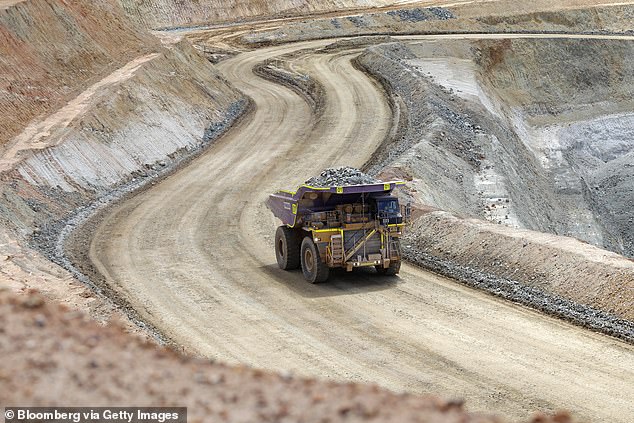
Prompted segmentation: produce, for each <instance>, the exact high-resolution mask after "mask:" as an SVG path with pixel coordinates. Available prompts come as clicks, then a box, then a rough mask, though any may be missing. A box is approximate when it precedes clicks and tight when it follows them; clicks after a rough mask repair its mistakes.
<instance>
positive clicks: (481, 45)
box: [475, 40, 634, 257]
mask: <svg viewBox="0 0 634 423" xmlns="http://www.w3.org/2000/svg"><path fill="white" fill-rule="evenodd" d="M475 48H476V57H475V61H476V64H477V72H478V79H479V80H480V81H481V83H482V85H483V86H485V89H486V90H487V91H488V92H489V93H490V94H491V96H492V97H493V98H494V99H496V100H495V101H494V102H495V103H496V104H499V105H501V112H502V114H503V116H505V117H506V120H507V124H506V125H507V126H508V127H510V128H512V129H513V131H514V132H515V133H517V134H518V135H519V136H520V137H521V139H522V141H523V143H524V144H525V145H526V147H527V148H528V149H529V150H530V151H531V152H532V154H533V155H534V156H535V158H536V159H537V160H538V162H539V163H540V166H541V167H542V168H543V169H544V170H545V172H546V175H547V176H548V178H549V179H550V180H551V181H553V182H552V185H553V191H554V193H555V195H556V201H557V202H556V203H553V204H552V206H551V207H553V208H554V207H558V208H560V209H562V210H564V211H565V213H564V217H567V220H568V221H569V223H568V225H563V226H562V225H560V228H556V230H555V231H554V232H555V233H559V234H563V235H570V236H575V237H578V238H580V239H583V240H586V241H588V242H590V243H593V244H595V245H598V246H600V247H604V248H607V249H609V250H611V251H615V252H617V253H619V254H623V255H625V256H628V257H634V231H633V230H632V228H633V227H634V209H633V208H632V205H633V204H634V113H632V109H633V108H634V100H632V98H633V95H634V76H633V75H634V60H632V59H631V58H632V57H634V41H619V40H556V41H552V40H506V41H480V42H477V43H475ZM535 229H542V228H535Z"/></svg>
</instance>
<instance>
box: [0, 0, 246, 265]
mask: <svg viewBox="0 0 634 423" xmlns="http://www.w3.org/2000/svg"><path fill="white" fill-rule="evenodd" d="M80 3H82V2H79V1H77V2H64V3H60V2H57V1H50V2H43V1H33V2H31V1H29V2H25V3H19V4H18V5H16V6H15V7H12V8H9V9H7V10H4V11H2V16H3V18H4V19H3V21H2V34H4V37H6V38H7V39H13V40H22V41H20V42H21V43H23V44H28V45H29V48H28V49H27V50H25V52H26V54H27V56H26V58H24V59H17V58H19V57H20V56H21V54H20V53H19V52H18V51H17V47H16V50H13V51H12V52H10V53H11V54H10V56H11V57H12V59H11V60H25V61H27V60H28V61H30V63H29V65H30V66H29V67H24V68H21V69H22V70H23V72H22V73H21V74H15V75H14V78H15V81H14V83H15V84H19V85H20V86H27V85H28V84H29V83H30V84H33V85H34V86H38V87H39V88H38V91H39V89H43V88H44V87H46V86H47V85H46V84H47V83H48V82H49V81H52V80H54V79H55V77H56V75H63V74H64V73H65V72H70V73H71V74H72V75H76V74H77V75H80V76H81V78H80V77H79V76H78V77H77V78H76V79H73V78H72V77H68V78H67V79H65V80H62V81H61V82H57V85H56V86H62V85H63V84H72V86H69V87H67V88H66V90H67V91H68V92H69V93H70V92H73V93H75V94H77V93H81V92H82V90H84V89H86V87H87V86H89V85H90V84H91V83H95V82H98V81H100V80H101V81H103V80H108V78H111V77H112V74H111V71H112V68H113V67H115V66H118V65H122V64H123V63H125V61H126V60H129V59H132V58H134V57H138V56H139V55H141V57H142V58H143V60H142V62H141V63H139V64H138V65H137V66H134V67H133V68H131V69H129V70H128V72H127V73H126V74H125V75H120V78H114V79H113V80H111V81H109V82H108V83H106V84H102V86H100V88H99V89H98V90H96V92H95V93H93V95H92V96H91V97H90V100H89V101H87V102H85V103H84V104H83V106H82V107H83V109H82V110H80V111H79V113H77V110H76V109H75V108H71V109H70V110H66V109H61V111H62V112H64V113H67V114H69V116H70V118H69V121H68V122H66V123H65V124H54V125H52V126H51V128H50V130H49V133H48V135H46V136H45V137H43V138H42V139H41V140H40V142H41V143H44V144H45V145H43V146H40V148H38V149H27V150H24V151H22V152H21V153H20V155H19V156H18V157H17V158H16V160H15V162H14V163H9V164H7V163H3V171H2V172H1V173H0V219H1V221H0V224H1V225H2V226H3V227H4V229H5V230H6V229H8V230H9V231H10V232H12V233H13V234H14V236H17V237H18V238H19V239H25V238H26V239H28V238H31V237H32V239H33V243H32V245H33V246H34V247H36V248H38V249H40V250H42V249H44V250H45V251H44V253H47V255H48V256H49V257H50V256H51V254H52V251H53V249H54V243H55V239H56V237H57V235H58V233H59V231H60V230H61V228H62V227H63V225H64V222H65V221H66V219H68V217H69V216H71V215H72V214H73V213H74V212H75V211H77V210H79V209H82V208H85V207H88V206H89V205H91V204H95V203H98V202H102V203H103V202H105V200H106V199H112V198H113V197H112V194H113V193H116V192H119V193H123V192H125V191H126V190H130V189H133V188H138V187H139V186H141V185H143V183H144V182H146V181H149V180H151V177H152V176H155V175H158V174H160V173H164V172H166V171H167V170H169V169H171V168H173V167H175V166H176V165H177V164H178V163H179V161H180V160H181V159H183V158H185V157H188V156H191V155H193V154H195V153H196V152H198V151H199V150H201V148H202V147H204V146H205V145H206V144H208V143H210V142H212V141H213V140H214V139H216V138H217V137H218V136H219V135H220V134H222V133H223V132H224V131H225V130H226V129H227V128H228V127H229V126H230V125H231V124H232V123H233V122H234V121H235V120H236V119H237V118H238V117H239V116H240V115H241V114H242V113H243V112H244V111H245V109H246V108H247V106H248V101H247V100H246V99H245V98H244V97H243V95H242V94H241V93H239V92H238V91H236V90H235V89H233V88H232V87H231V86H229V84H228V83H227V82H226V81H225V80H224V79H223V78H222V76H221V75H220V74H219V73H218V72H217V71H216V69H215V68H214V67H213V65H211V64H210V63H209V62H208V61H207V60H206V59H204V58H203V57H202V56H200V55H199V54H198V53H197V52H196V51H195V49H194V48H193V47H191V45H190V44H189V43H188V42H186V41H183V42H179V43H177V44H172V45H169V46H165V47H163V46H161V45H160V43H158V42H157V41H156V40H154V38H152V37H151V36H148V35H144V34H141V33H134V32H133V33H132V35H127V36H124V35H122V34H120V32H121V31H124V32H127V31H129V30H130V28H131V27H130V26H129V25H128V23H126V21H125V19H124V18H121V17H120V15H121V14H122V12H121V11H120V10H119V12H118V13H119V15H117V14H116V9H117V8H116V7H114V6H111V4H110V3H109V2H106V1H104V2H92V3H91V7H90V8H86V9H83V10H80V11H77V8H78V7H79V6H78V5H79V4H80ZM104 9H106V10H109V11H110V13H111V15H112V17H114V23H113V24H112V25H114V26H111V27H109V26H108V25H109V24H108V23H107V21H108V19H109V18H108V19H104V18H103V15H101V13H103V10H104ZM74 13H79V14H81V15H82V17H81V19H79V17H77V19H75V18H73V16H74ZM102 20H104V21H106V22H104V23H103V25H106V27H107V30H108V33H107V35H106V34H105V33H104V34H102V36H100V37H94V34H92V33H91V31H92V29H91V27H90V23H97V22H101V21H102ZM34 21H36V22H41V23H39V24H32V23H33V22H34ZM44 22H46V24H44ZM62 29H63V30H64V31H65V32H64V36H63V37H62V36H60V34H58V31H59V30H62ZM46 40H59V41H58V42H59V43H60V45H58V46H57V47H56V48H59V53H55V51H53V52H47V50H50V47H49V45H48V43H47V42H46ZM124 40H125V42H124ZM16 42H17V41H16ZM61 43H64V45H65V46H68V49H69V50H68V51H64V54H67V55H69V56H68V57H64V58H61V57H59V55H60V54H61V51H62V50H64V49H63V48H62V46H61ZM100 43H106V44H105V45H104V44H100ZM117 44H118V45H119V46H118V47H115V45H117ZM3 46H4V44H3ZM3 48H4V47H3ZM73 49H76V51H74V50H73ZM14 56H15V57H16V58H13V57H14ZM4 57H5V56H4V55H3V60H5V59H4ZM81 58H83V59H81ZM92 58H96V59H95V60H97V64H101V65H103V66H102V67H101V68H99V67H98V66H96V65H95V66H93V67H89V68H86V67H83V63H84V62H83V61H82V60H85V61H86V63H91V61H92ZM7 60H9V59H7ZM21 65H22V64H21V62H20V63H17V62H16V63H13V64H12V66H18V67H19V66H21ZM86 66H88V65H86ZM75 67H79V69H76V68H75ZM31 69H35V71H34V72H33V73H32V72H31ZM82 70H83V72H82ZM33 74H34V75H35V76H34V77H32V76H31V75H33ZM29 81H30V82H29ZM84 82H88V84H85V83H84ZM54 86H55V85H54ZM22 96H23V97H24V98H26V100H25V101H24V102H23V103H28V100H31V99H32V98H33V97H35V96H36V94H34V93H23V94H22ZM5 101H6V99H3V100H2V102H3V103H2V104H3V107H4V108H6V107H8V105H7V103H6V102H5ZM11 101H15V97H11V98H9V102H11ZM20 104H22V103H20V102H17V104H16V108H18V109H19V108H20ZM49 108H50V107H49ZM80 109H81V108H80ZM75 113H77V115H74V114H75ZM43 118H50V116H48V117H47V116H44V117H43ZM21 123H22V124H23V125H24V124H26V123H27V122H26V120H25V122H21Z"/></svg>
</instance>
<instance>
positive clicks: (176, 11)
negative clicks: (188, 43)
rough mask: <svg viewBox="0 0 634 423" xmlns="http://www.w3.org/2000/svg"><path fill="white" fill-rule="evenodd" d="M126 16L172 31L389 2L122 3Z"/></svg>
mask: <svg viewBox="0 0 634 423" xmlns="http://www.w3.org/2000/svg"><path fill="white" fill-rule="evenodd" d="M119 2H120V3H121V5H122V6H123V8H124V9H125V10H126V12H127V13H128V14H129V15H130V16H132V17H133V18H134V19H136V20H137V21H138V22H140V23H141V24H142V25H143V26H145V27H146V28H153V29H155V28H169V27H179V26H195V25H202V24H217V23H223V22H236V21H240V20H253V19H257V18H265V17H273V16H275V17H291V16H299V15H307V14H314V13H324V12H333V11H339V10H345V9H359V8H366V7H377V6H385V5H389V4H393V3H395V2H394V1H387V0H321V1H309V0H274V1H267V0H229V1H226V0H153V1H137V0H119Z"/></svg>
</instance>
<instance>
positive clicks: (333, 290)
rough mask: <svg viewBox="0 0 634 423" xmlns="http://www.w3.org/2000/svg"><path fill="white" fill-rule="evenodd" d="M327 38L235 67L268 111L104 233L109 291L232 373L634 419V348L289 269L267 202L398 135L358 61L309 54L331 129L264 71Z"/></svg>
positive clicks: (492, 311)
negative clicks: (259, 69)
mask: <svg viewBox="0 0 634 423" xmlns="http://www.w3.org/2000/svg"><path fill="white" fill-rule="evenodd" d="M326 43H327V42H324V41H319V42H308V43H302V44H294V45H290V46H282V47H275V48H270V49H263V50H258V51H256V52H252V53H248V54H243V55H240V56H238V57H236V58H234V59H231V60H228V61H226V62H223V63H222V65H221V67H222V70H223V72H224V74H225V75H226V76H227V77H228V79H230V81H231V82H232V83H233V84H235V85H236V86H237V87H238V88H239V89H241V90H243V91H244V92H245V93H246V94H247V95H249V96H251V97H252V98H253V99H254V101H255V104H256V107H257V110H256V112H255V113H254V114H253V115H252V116H251V117H250V118H248V119H246V120H245V121H244V122H243V123H242V125H241V126H240V127H238V128H234V129H233V130H232V131H231V133H230V134H229V135H228V136H226V137H224V138H223V139H222V140H221V141H220V142H218V143H217V144H216V145H215V146H214V147H212V148H211V149H210V150H209V151H208V152H207V153H205V154H204V155H203V156H202V157H200V158H199V159H197V160H196V161H194V162H193V163H192V164H191V165H190V166H189V167H187V168H186V169H184V170H183V171H181V172H179V173H177V174H175V175H174V176H172V177H170V178H168V179H167V180H165V181H163V182H162V183H160V184H158V185H157V186H156V187H154V188H152V189H151V190H148V191H146V192H144V193H142V194H140V195H137V196H136V197H134V198H132V199H131V200H129V201H127V202H125V203H123V204H122V205H120V206H118V207H116V208H115V209H114V211H113V212H112V213H111V214H110V215H109V216H108V217H107V218H106V219H105V220H104V221H103V222H102V223H101V225H100V226H99V228H98V229H97V231H96V233H95V237H94V240H93V243H92V246H91V252H90V255H91V258H92V260H93V262H94V263H95V264H96V266H97V268H98V269H99V271H100V272H102V273H103V274H104V275H105V276H106V278H107V281H108V283H109V284H111V285H112V286H113V287H115V289H116V290H117V291H119V292H120V294H121V296H123V297H124V298H126V299H127V300H128V301H129V302H130V303H132V304H134V305H135V307H136V308H137V309H138V311H139V313H140V315H141V317H143V318H144V319H146V320H147V321H148V322H151V323H152V324H153V325H154V326H156V327H159V328H161V329H162V330H163V332H164V333H165V334H166V335H167V336H169V337H170V338H172V339H173V340H174V341H175V342H176V343H178V344H181V345H183V346H184V347H185V348H186V349H188V350H192V351H195V352H197V353H200V354H202V355H205V356H209V357H213V358H217V359H220V360H223V361H226V362H229V363H237V362H241V363H246V364H250V365H254V366H257V367H262V368H268V369H275V370H292V371H293V372H295V373H298V374H301V375H316V376H320V377H322V378H331V379H337V380H355V381H363V382H375V383H378V384H380V385H382V386H385V387H388V388H390V389H394V390H396V391H402V390H407V391H413V392H435V393H438V394H441V395H446V396H452V397H453V396H457V397H464V398H466V399H467V405H468V408H469V409H470V410H489V411H497V412H503V413H505V414H507V415H508V416H509V417H515V418H517V417H519V416H525V415H526V414H527V413H530V412H531V411H534V410H538V409H542V410H543V409H546V410H547V409H551V408H552V407H554V404H556V406H557V407H563V408H569V409H572V410H575V411H576V413H577V415H578V416H580V417H583V418H586V419H589V420H592V421H595V422H598V421H606V422H607V421H610V422H627V421H630V416H631V415H633V414H634V406H633V405H632V403H631V401H630V399H631V398H634V386H633V385H632V383H631V381H632V380H634V370H633V369H634V360H633V357H634V355H633V354H632V352H633V351H634V349H633V348H632V347H631V346H628V345H625V344H622V343H620V342H618V341H615V340H613V339H610V338H608V337H604V336H600V335H596V334H593V333H590V332H587V331H585V330H582V329H579V328H576V327H573V326H570V325H568V324H565V323H562V322H561V321H558V320H555V319H551V318H548V317H544V316H542V315H540V314H538V313H535V312H532V311H529V310H526V309H524V308H521V307H517V306H514V305H512V304H509V303H506V302H502V301H499V300H497V299H495V298H491V297H489V296H487V295H485V294H483V293H480V292H478V291H474V290H471V289H468V288H465V287H463V286H461V285H459V284H457V283H454V282H452V281H450V280H447V279H444V278H440V277H438V276H435V275H433V274H430V273H427V272H425V271H422V270H420V269H417V268H414V267H412V266H405V267H404V269H403V271H402V273H401V275H400V277H398V278H389V279H384V278H379V277H377V276H375V275H374V274H370V273H365V274H364V273H359V274H354V275H334V276H333V277H332V279H331V281H330V282H329V283H327V284H323V285H317V286H313V285H309V284H307V283H305V282H304V281H303V279H302V277H301V274H300V273H292V274H288V273H286V272H283V271H280V270H279V269H277V266H276V265H275V259H274V255H273V248H272V234H273V231H274V228H275V225H276V222H274V220H273V218H272V217H271V216H270V213H269V212H268V211H267V210H266V209H265V208H264V206H263V200H264V199H265V198H266V195H267V194H268V193H269V192H271V191H273V190H275V189H277V188H283V187H285V188H292V187H293V186H294V185H296V184H297V183H298V182H299V181H302V180H304V179H306V178H307V177H309V176H311V175H313V174H315V173H317V172H318V171H319V170H321V169H322V168H324V167H329V166H333V165H340V164H341V165H343V164H346V165H352V166H361V165H362V164H363V163H364V162H365V161H366V160H367V159H368V158H369V156H370V154H371V153H372V151H374V149H375V147H376V146H377V145H378V144H379V143H380V142H381V141H382V140H383V138H384V136H385V135H386V133H387V131H389V128H390V110H389V108H388V107H387V105H386V102H385V100H384V98H383V97H382V95H381V92H380V90H379V89H378V87H377V86H376V85H375V84H374V83H373V82H371V81H370V80H368V79H367V77H365V75H363V74H362V73H360V72H359V71H357V70H355V69H354V68H353V67H352V65H351V64H350V59H351V58H352V57H353V56H352V55H350V54H347V53H338V54H337V55H335V56H327V55H307V56H306V57H305V60H301V62H302V64H301V67H302V68H305V69H307V70H308V71H309V72H311V74H312V75H313V76H314V77H316V78H317V79H319V80H320V81H321V82H322V84H323V85H324V87H325V88H326V91H327V94H328V98H327V102H326V110H325V111H324V115H323V118H322V119H321V120H320V121H315V120H314V118H313V117H312V114H311V111H310V110H309V108H308V106H307V105H306V103H305V102H304V101H303V100H302V99H301V98H300V97H299V96H298V95H297V94H295V93H293V92H291V91H290V90H288V89H286V88H281V87H280V86H278V85H276V84H273V83H271V82H266V81H264V80H262V79H260V78H257V77H255V76H254V75H253V74H252V73H251V68H252V67H253V66H254V65H255V64H256V63H258V62H260V61H262V60H264V59H265V58H268V57H273V56H278V55H281V54H284V53H286V52H290V51H293V50H297V49H302V48H307V47H316V46H321V45H323V44H326ZM351 143H354V144H351Z"/></svg>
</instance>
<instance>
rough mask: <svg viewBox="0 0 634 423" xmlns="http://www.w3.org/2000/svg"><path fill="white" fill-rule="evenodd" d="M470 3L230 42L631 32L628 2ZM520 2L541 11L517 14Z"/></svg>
mask: <svg viewBox="0 0 634 423" xmlns="http://www.w3.org/2000/svg"><path fill="white" fill-rule="evenodd" d="M471 3H472V4H465V5H453V6H451V5H450V6H447V7H429V8H420V7H418V8H403V9H397V10H390V11H382V12H374V13H364V14H359V15H355V16H344V17H333V18H322V19H316V20H311V21H303V22H290V23H286V24H282V25H280V26H279V27H276V28H275V29H271V30H262V31H257V32H252V33H246V34H239V35H238V36H237V37H236V41H237V42H240V43H242V44H245V45H271V44H280V43H288V42H294V41H306V40H313V39H322V38H339V37H350V36H363V35H412V34H463V33H509V32H510V33H514V32H516V33H555V34H557V33H575V34H579V33H581V34H623V35H632V28H631V22H632V19H634V5H631V4H624V5H613V6H598V7H584V8H579V9H575V8H574V7H576V6H577V7H580V6H583V4H584V3H588V4H590V5H592V4H593V3H596V1H595V2H592V1H586V2H584V1H579V2H574V3H571V2H542V1H538V2H530V3H526V2H517V1H495V2H490V3H492V4H488V5H487V3H486V2H485V3H481V2H471ZM523 3H524V4H523ZM536 3H538V4H540V5H541V6H538V5H536ZM526 5H528V6H526ZM526 7H529V8H530V9H532V10H541V11H539V12H530V13H523V12H524V10H525V9H526Z"/></svg>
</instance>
